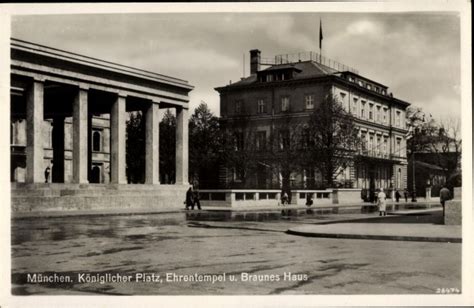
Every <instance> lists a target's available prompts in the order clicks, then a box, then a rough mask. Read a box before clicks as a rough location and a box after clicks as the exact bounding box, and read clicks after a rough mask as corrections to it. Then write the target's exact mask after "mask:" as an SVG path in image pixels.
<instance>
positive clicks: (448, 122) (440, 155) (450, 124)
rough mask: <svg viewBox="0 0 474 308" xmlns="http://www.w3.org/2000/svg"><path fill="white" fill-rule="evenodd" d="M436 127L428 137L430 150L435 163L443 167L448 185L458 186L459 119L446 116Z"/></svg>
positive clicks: (459, 158) (459, 154) (459, 153)
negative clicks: (433, 155) (430, 136)
mask: <svg viewBox="0 0 474 308" xmlns="http://www.w3.org/2000/svg"><path fill="white" fill-rule="evenodd" d="M436 128H437V129H436V130H435V132H434V135H433V136H432V138H430V141H431V142H430V144H429V146H430V152H431V153H433V154H435V157H436V161H437V165H438V166H440V167H441V168H443V171H444V175H445V177H446V181H447V184H448V186H459V185H461V183H460V182H461V181H460V176H461V174H460V172H459V170H460V165H461V151H462V140H461V125H460V121H459V120H458V119H454V118H446V119H443V120H441V121H440V123H439V124H438V125H437V127H436Z"/></svg>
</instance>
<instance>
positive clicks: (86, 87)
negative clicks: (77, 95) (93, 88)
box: [79, 82, 90, 91]
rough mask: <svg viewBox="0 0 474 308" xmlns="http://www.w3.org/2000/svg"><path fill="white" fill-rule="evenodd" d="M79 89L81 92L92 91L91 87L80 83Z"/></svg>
mask: <svg viewBox="0 0 474 308" xmlns="http://www.w3.org/2000/svg"><path fill="white" fill-rule="evenodd" d="M79 89H80V90H85V91H89V89H90V86H89V85H88V84H87V83H82V82H81V83H79Z"/></svg>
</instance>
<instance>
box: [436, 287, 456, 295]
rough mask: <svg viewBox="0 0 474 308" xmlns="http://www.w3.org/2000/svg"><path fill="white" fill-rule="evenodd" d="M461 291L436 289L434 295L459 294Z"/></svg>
mask: <svg viewBox="0 0 474 308" xmlns="http://www.w3.org/2000/svg"><path fill="white" fill-rule="evenodd" d="M459 293H461V290H459V289H458V288H437V289H436V294H459Z"/></svg>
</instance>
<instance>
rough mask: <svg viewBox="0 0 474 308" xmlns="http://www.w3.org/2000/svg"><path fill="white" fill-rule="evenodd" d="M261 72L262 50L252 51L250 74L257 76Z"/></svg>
mask: <svg viewBox="0 0 474 308" xmlns="http://www.w3.org/2000/svg"><path fill="white" fill-rule="evenodd" d="M259 70H260V50H258V49H252V50H250V74H251V75H253V74H256V73H257V72H258V71H259Z"/></svg>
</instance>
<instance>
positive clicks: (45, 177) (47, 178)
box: [44, 166, 51, 183]
mask: <svg viewBox="0 0 474 308" xmlns="http://www.w3.org/2000/svg"><path fill="white" fill-rule="evenodd" d="M50 171H51V168H49V166H48V167H46V169H45V170H44V182H45V183H48V182H49V173H50Z"/></svg>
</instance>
